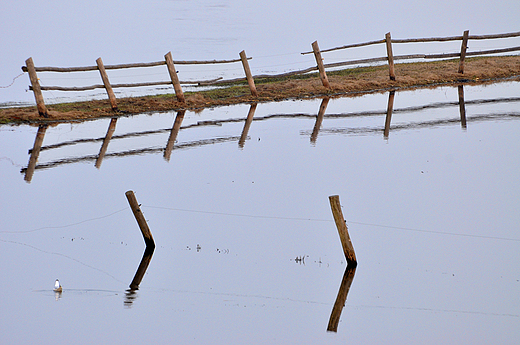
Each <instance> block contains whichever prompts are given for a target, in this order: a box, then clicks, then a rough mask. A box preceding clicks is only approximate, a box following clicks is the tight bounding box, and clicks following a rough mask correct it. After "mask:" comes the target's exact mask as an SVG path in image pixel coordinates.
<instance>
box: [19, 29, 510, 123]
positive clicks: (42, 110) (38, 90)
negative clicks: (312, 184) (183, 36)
mask: <svg viewBox="0 0 520 345" xmlns="http://www.w3.org/2000/svg"><path fill="white" fill-rule="evenodd" d="M519 36H520V31H519V32H513V33H504V34H494V35H469V30H466V31H464V33H463V34H462V35H461V36H450V37H429V38H409V39H393V38H391V35H390V33H387V34H386V35H385V38H384V39H381V40H375V41H369V42H362V43H355V44H348V45H344V46H340V47H334V48H328V49H323V50H320V49H319V47H318V42H317V41H315V42H313V43H312V44H311V46H312V51H308V52H303V53H301V54H302V55H306V54H314V57H315V59H316V65H315V66H312V67H309V68H305V69H301V70H296V71H291V72H286V73H282V74H274V75H273V74H270V75H268V74H261V75H254V76H253V75H252V73H251V70H250V68H249V62H248V60H250V59H252V58H251V57H247V56H246V54H245V51H241V52H240V53H239V57H240V58H239V59H230V60H206V61H196V60H191V61H190V60H188V61H185V60H173V59H172V56H171V52H168V53H167V54H166V55H165V56H164V58H165V59H164V61H162V60H161V61H155V62H147V63H128V64H118V65H104V64H103V62H102V60H101V58H99V59H98V60H96V64H97V66H85V67H36V66H34V62H33V60H32V58H28V59H27V60H26V66H23V67H22V70H23V71H24V72H28V74H29V79H30V81H31V85H30V86H29V88H30V89H31V90H32V91H33V92H34V97H35V99H36V105H37V108H38V113H39V114H40V115H41V116H43V117H48V112H47V108H46V106H45V103H44V100H43V95H42V91H89V90H94V89H101V88H104V89H106V91H107V94H108V98H109V100H110V104H111V106H112V109H113V110H115V111H117V101H116V98H115V95H114V92H113V91H112V89H113V88H131V87H148V86H159V85H173V88H174V90H175V95H176V97H177V101H179V102H181V103H185V102H186V100H185V98H184V93H183V91H182V88H181V84H191V85H199V86H207V85H221V84H224V83H234V82H240V81H247V83H248V86H249V89H250V91H251V95H252V96H254V97H256V96H258V93H257V90H256V86H255V82H254V80H255V79H270V78H271V79H273V78H283V77H289V76H293V75H300V74H306V73H310V72H313V71H318V72H319V76H320V79H321V81H322V84H323V86H324V87H326V88H331V86H330V84H329V81H328V78H327V74H326V71H325V70H326V69H330V68H337V67H342V66H349V65H360V64H371V63H380V62H388V68H389V78H390V79H391V80H395V78H396V76H395V70H394V61H397V60H417V59H447V58H457V57H458V58H460V61H459V70H458V72H459V73H464V61H465V57H466V56H482V55H489V54H503V53H509V52H517V51H520V46H518V47H509V48H501V49H492V50H483V51H475V52H467V47H468V40H488V39H502V38H513V37H519ZM447 41H462V44H461V50H460V52H453V53H442V54H409V55H395V56H394V55H393V52H392V45H393V44H403V43H427V42H447ZM376 44H385V45H386V50H387V55H386V56H384V57H374V58H368V59H358V60H349V61H342V62H335V63H328V64H325V63H323V58H322V57H321V54H322V53H327V52H332V51H338V50H343V49H349V48H357V47H366V46H370V45H376ZM237 62H241V63H242V66H243V68H244V73H245V77H242V78H235V79H226V80H224V79H223V78H222V77H220V78H216V79H211V80H191V81H181V80H179V79H178V76H177V71H176V69H175V65H202V64H205V65H207V64H228V63H237ZM162 65H166V66H167V69H168V74H169V76H170V80H169V81H156V82H142V83H125V84H111V83H110V81H109V78H108V74H107V73H106V70H115V69H127V68H142V67H156V66H162ZM96 70H97V71H99V72H100V74H101V79H102V81H103V84H96V85H90V86H81V87H79V86H71V87H63V86H41V85H40V83H39V79H38V76H37V72H62V73H68V72H88V71H96Z"/></svg>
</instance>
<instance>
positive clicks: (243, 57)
mask: <svg viewBox="0 0 520 345" xmlns="http://www.w3.org/2000/svg"><path fill="white" fill-rule="evenodd" d="M239 55H240V59H241V60H242V66H244V72H245V73H246V79H247V83H248V84H249V90H251V95H252V96H253V97H257V96H258V93H257V92H256V86H255V80H254V79H253V75H252V74H251V69H250V68H249V62H247V56H246V52H245V50H242V51H241V52H240V54H239Z"/></svg>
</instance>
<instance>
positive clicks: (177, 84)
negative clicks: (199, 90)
mask: <svg viewBox="0 0 520 345" xmlns="http://www.w3.org/2000/svg"><path fill="white" fill-rule="evenodd" d="M164 59H165V60H166V66H167V67H168V73H169V74H170V79H171V80H172V84H173V89H174V90H175V96H177V100H178V101H179V102H182V103H186V99H185V98H184V93H183V92H182V88H181V83H180V82H179V77H178V76H177V70H176V69H175V65H174V64H173V58H172V52H168V53H167V54H166V55H164Z"/></svg>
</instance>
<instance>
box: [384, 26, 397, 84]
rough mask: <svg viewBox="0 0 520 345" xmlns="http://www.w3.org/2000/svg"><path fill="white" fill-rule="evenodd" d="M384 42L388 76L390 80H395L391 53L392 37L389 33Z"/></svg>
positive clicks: (392, 54)
mask: <svg viewBox="0 0 520 345" xmlns="http://www.w3.org/2000/svg"><path fill="white" fill-rule="evenodd" d="M385 41H386V54H387V55H388V74H389V75H390V80H395V71H394V53H393V52H392V36H391V35H390V33H389V32H387V33H386V35H385Z"/></svg>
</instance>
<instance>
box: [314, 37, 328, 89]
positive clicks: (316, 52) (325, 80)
mask: <svg viewBox="0 0 520 345" xmlns="http://www.w3.org/2000/svg"><path fill="white" fill-rule="evenodd" d="M311 46H312V51H313V53H314V58H316V63H317V64H318V71H319V72H320V79H321V83H322V84H323V86H325V87H326V88H330V84H329V78H327V73H325V66H324V65H323V59H322V57H321V52H320V47H319V46H318V41H314V42H312V44H311Z"/></svg>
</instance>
